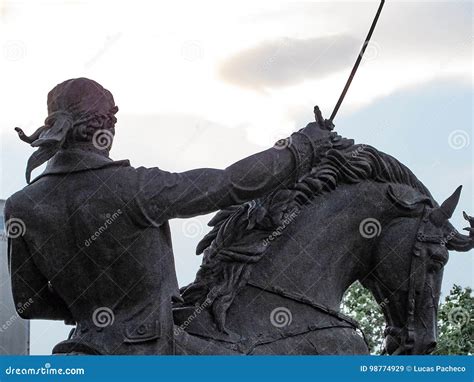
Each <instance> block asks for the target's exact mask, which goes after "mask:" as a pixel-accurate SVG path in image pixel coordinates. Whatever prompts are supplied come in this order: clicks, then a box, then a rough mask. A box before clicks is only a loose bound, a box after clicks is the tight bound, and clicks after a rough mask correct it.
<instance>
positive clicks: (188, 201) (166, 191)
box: [134, 124, 330, 225]
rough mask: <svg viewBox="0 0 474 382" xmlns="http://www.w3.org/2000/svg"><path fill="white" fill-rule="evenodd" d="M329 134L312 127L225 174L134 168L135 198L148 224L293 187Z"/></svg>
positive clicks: (212, 209) (307, 169) (237, 164)
mask: <svg viewBox="0 0 474 382" xmlns="http://www.w3.org/2000/svg"><path fill="white" fill-rule="evenodd" d="M329 134H330V133H329V132H328V131H327V130H323V129H321V128H320V127H319V126H317V125H316V124H310V125H308V126H307V127H306V128H304V129H302V130H301V131H300V132H298V133H295V134H293V135H292V136H291V138H289V139H288V140H287V141H286V143H285V142H284V143H283V144H282V145H280V146H275V147H273V148H271V149H268V150H265V151H262V152H260V153H257V154H254V155H251V156H249V157H247V158H245V159H242V160H240V161H238V162H236V163H234V164H233V165H231V166H229V167H227V168H226V169H225V170H217V169H209V168H202V169H196V170H191V171H186V172H182V173H170V172H166V171H162V170H160V169H158V168H150V169H148V168H138V169H136V170H135V171H136V176H137V177H138V179H137V180H136V183H135V184H138V185H139V186H138V187H139V190H138V192H137V194H136V195H135V196H134V197H135V200H136V202H137V203H138V208H139V210H140V211H141V214H142V215H143V216H144V217H145V220H146V221H147V222H148V223H151V224H154V225H159V224H161V223H162V222H164V221H166V220H168V219H171V218H176V217H178V218H182V217H190V216H196V215H201V214H206V213H209V212H212V211H216V210H218V209H222V208H225V207H228V206H231V205H235V204H240V203H243V202H245V201H249V200H252V199H255V198H259V197H261V196H264V195H265V194H267V193H269V192H271V191H273V190H275V189H278V188H284V187H288V186H290V185H291V184H293V183H294V182H295V181H296V180H297V179H298V178H299V177H300V176H301V175H302V174H305V173H306V172H307V171H309V170H310V168H311V165H312V162H313V160H314V156H315V153H314V150H315V147H316V145H317V143H318V140H321V139H327V140H329Z"/></svg>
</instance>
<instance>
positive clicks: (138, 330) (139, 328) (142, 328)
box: [137, 325, 146, 335]
mask: <svg viewBox="0 0 474 382" xmlns="http://www.w3.org/2000/svg"><path fill="white" fill-rule="evenodd" d="M137 333H138V334H140V335H143V334H145V333H146V327H145V325H140V326H139V327H138V329H137Z"/></svg>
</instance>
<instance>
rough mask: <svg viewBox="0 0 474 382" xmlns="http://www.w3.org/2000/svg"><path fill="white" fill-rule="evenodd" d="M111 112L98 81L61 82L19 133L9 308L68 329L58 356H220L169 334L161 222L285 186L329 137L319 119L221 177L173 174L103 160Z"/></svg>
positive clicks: (9, 214)
mask: <svg viewBox="0 0 474 382" xmlns="http://www.w3.org/2000/svg"><path fill="white" fill-rule="evenodd" d="M117 111H118V107H117V106H116V105H115V102H114V99H113V97H112V94H111V93H110V92H109V91H108V90H106V89H104V88H103V87H102V86H101V85H99V84H98V83H97V82H94V81H92V80H89V79H86V78H77V79H71V80H68V81H65V82H63V83H61V84H59V85H57V86H56V87H55V88H54V89H53V90H51V91H50V92H49V94H48V117H47V118H46V121H45V124H44V126H42V127H40V128H39V129H38V130H37V131H36V132H35V133H34V134H33V135H31V136H29V137H28V136H26V135H25V134H24V133H23V131H22V130H21V129H18V128H17V132H18V133H19V135H20V138H21V139H22V140H23V141H26V142H28V143H30V144H31V145H32V146H33V147H37V148H38V149H37V151H36V152H34V153H33V155H32V156H31V157H30V159H29V161H28V166H27V170H26V176H27V181H28V185H27V186H26V187H25V188H24V189H23V190H21V191H19V192H17V193H16V194H14V195H13V196H11V197H10V198H9V199H8V200H7V202H6V205H5V219H6V223H7V229H8V230H10V231H11V229H12V227H13V226H14V223H15V222H22V224H23V227H24V228H25V229H23V230H22V232H21V234H18V235H17V234H12V232H9V233H10V235H9V239H8V259H9V264H10V270H11V279H12V290H13V296H14V300H15V304H16V306H17V307H21V309H19V310H18V313H19V314H20V316H21V317H23V318H26V319H48V320H64V321H65V322H66V323H69V324H73V325H74V324H75V325H76V327H75V329H74V330H73V331H72V333H71V335H70V338H69V339H68V340H66V341H63V342H61V343H59V344H58V345H56V347H55V348H54V350H53V353H57V354H174V353H185V352H191V353H195V354H196V353H197V354H220V353H221V352H223V351H222V350H221V349H220V348H219V347H217V346H216V345H211V344H210V343H207V342H206V341H204V340H202V339H199V338H198V337H193V336H191V335H189V334H187V333H185V332H183V331H176V330H174V329H175V327H174V325H173V316H172V299H173V298H174V299H180V295H179V289H178V284H177V279H176V272H175V266H174V259H173V250H172V246H171V233H170V227H169V224H168V221H169V220H170V219H173V218H187V217H191V216H196V215H202V214H207V213H210V212H213V211H216V210H219V209H223V208H226V207H229V206H232V205H236V204H241V203H243V202H246V201H250V200H252V199H256V198H259V197H262V196H263V195H265V194H267V193H269V192H272V191H274V190H275V189H278V188H282V187H288V186H290V185H291V184H292V183H294V182H295V181H297V180H298V179H299V178H300V177H301V175H302V174H305V173H307V172H308V171H309V170H310V169H311V167H312V166H313V165H314V162H315V161H316V160H317V157H318V153H317V151H318V145H320V144H323V143H324V142H325V141H326V139H327V138H328V137H329V135H330V134H334V133H330V128H331V126H327V123H325V121H323V120H322V118H321V117H320V116H319V118H317V119H318V122H316V123H311V124H309V125H308V126H307V127H305V128H304V129H302V130H300V131H298V132H296V133H294V134H292V136H291V137H290V138H288V139H287V140H285V142H284V144H282V145H278V144H277V145H276V146H275V147H273V148H270V149H268V150H265V151H263V152H260V153H258V154H255V155H252V156H250V157H247V158H245V159H243V160H241V161H239V162H237V163H235V164H233V165H231V166H229V167H227V168H226V169H225V170H217V169H210V168H203V169H196V170H191V171H186V172H183V173H171V172H166V171H164V170H161V169H159V168H157V167H155V168H145V167H139V168H134V167H132V166H131V165H130V163H129V162H128V161H126V160H122V161H113V160H112V159H110V157H109V150H110V148H111V145H112V141H113V137H114V135H115V123H116V121H117V119H116V117H115V114H116V113H117ZM46 161H47V166H46V169H45V170H44V172H43V173H42V174H41V175H39V176H38V177H36V178H35V179H34V180H30V176H31V172H32V171H33V170H34V169H35V168H37V167H38V166H40V165H41V164H43V163H45V162H46ZM30 299H31V300H30ZM27 301H32V302H30V303H28V304H26V302H27ZM225 352H226V353H231V351H225Z"/></svg>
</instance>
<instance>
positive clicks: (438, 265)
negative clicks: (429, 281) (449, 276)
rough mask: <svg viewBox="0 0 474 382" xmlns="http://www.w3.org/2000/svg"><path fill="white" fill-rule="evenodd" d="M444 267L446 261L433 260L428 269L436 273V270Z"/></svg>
mask: <svg viewBox="0 0 474 382" xmlns="http://www.w3.org/2000/svg"><path fill="white" fill-rule="evenodd" d="M443 267H444V263H443V262H442V261H438V260H433V261H432V262H431V263H430V265H429V267H428V270H429V271H430V272H433V273H436V272H439V271H440V270H441V269H442V268H443Z"/></svg>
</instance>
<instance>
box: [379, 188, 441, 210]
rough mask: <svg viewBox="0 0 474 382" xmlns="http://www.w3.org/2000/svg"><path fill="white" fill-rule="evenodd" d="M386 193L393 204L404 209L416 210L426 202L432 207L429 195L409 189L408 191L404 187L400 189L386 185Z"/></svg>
mask: <svg viewBox="0 0 474 382" xmlns="http://www.w3.org/2000/svg"><path fill="white" fill-rule="evenodd" d="M387 195H388V197H389V199H390V200H391V201H392V203H393V204H395V205H396V206H397V207H399V208H401V209H404V210H408V211H415V210H416V211H418V210H419V209H421V207H422V206H423V204H428V205H429V206H431V207H433V200H432V199H431V198H430V197H429V196H427V195H423V194H421V193H413V192H412V191H411V190H410V192H406V191H405V189H400V188H399V187H394V186H392V185H390V186H389V187H388V191H387Z"/></svg>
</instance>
